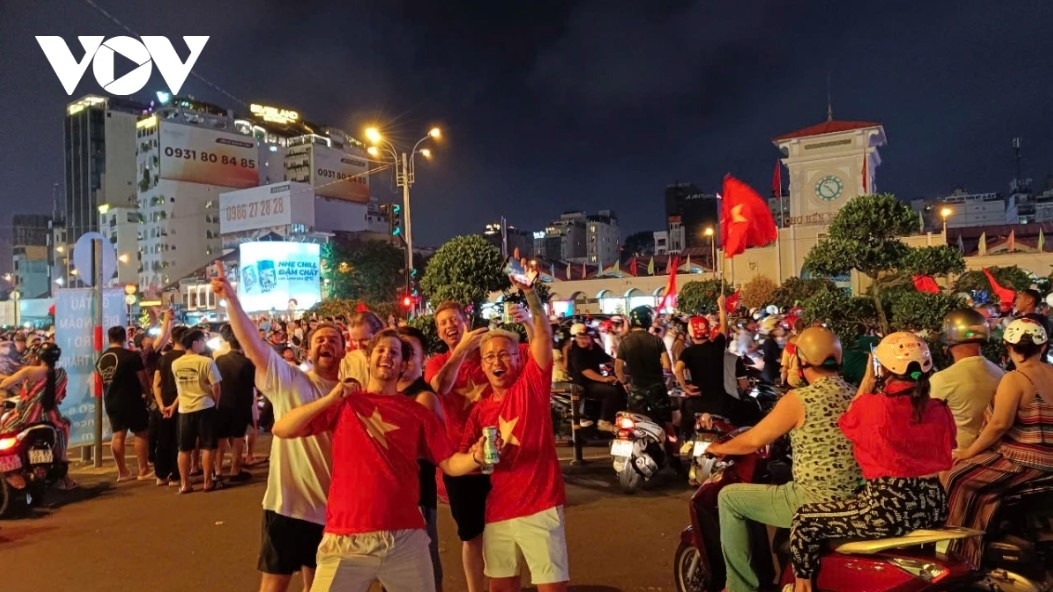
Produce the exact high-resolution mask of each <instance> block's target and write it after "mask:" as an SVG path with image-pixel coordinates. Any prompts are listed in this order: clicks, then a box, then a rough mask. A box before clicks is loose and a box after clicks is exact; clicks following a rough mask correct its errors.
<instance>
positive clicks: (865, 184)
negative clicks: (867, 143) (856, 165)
mask: <svg viewBox="0 0 1053 592" xmlns="http://www.w3.org/2000/svg"><path fill="white" fill-rule="evenodd" d="M869 168H870V167H868V166H867V155H866V154H864V155H863V193H870V190H869V189H868V188H867V181H869V179H867V173H868V172H869V171H868V170H867V169H869Z"/></svg>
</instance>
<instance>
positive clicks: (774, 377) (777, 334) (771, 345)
mask: <svg viewBox="0 0 1053 592" xmlns="http://www.w3.org/2000/svg"><path fill="white" fill-rule="evenodd" d="M785 335H786V332H785V331H784V330H783V328H782V327H781V326H779V325H776V326H775V328H773V329H772V330H771V331H770V332H769V333H768V335H767V336H766V337H765V338H764V341H763V342H762V343H761V347H760V349H761V354H763V356H764V370H763V371H762V373H761V378H763V379H764V381H765V382H767V383H768V384H779V381H780V380H782V365H781V360H782V346H781V345H779V340H780V339H782V338H783V337H784V336H785Z"/></svg>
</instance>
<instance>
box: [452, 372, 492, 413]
mask: <svg viewBox="0 0 1053 592" xmlns="http://www.w3.org/2000/svg"><path fill="white" fill-rule="evenodd" d="M489 386H490V381H488V380H484V381H483V382H482V383H480V384H476V383H475V379H474V378H473V377H471V376H469V377H468V383H467V384H466V385H465V386H464V388H461V389H459V390H458V391H457V394H458V395H460V396H462V397H464V408H465V409H467V408H468V407H470V406H471V405H472V403H475V402H476V401H478V400H479V399H481V398H482V396H483V393H484V392H485V391H486V389H487V387H489Z"/></svg>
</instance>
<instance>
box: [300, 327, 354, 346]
mask: <svg viewBox="0 0 1053 592" xmlns="http://www.w3.org/2000/svg"><path fill="white" fill-rule="evenodd" d="M322 329H332V330H333V331H336V333H337V335H339V336H340V345H341V347H344V348H345V349H346V348H347V340H346V339H344V332H343V331H341V330H340V327H337V326H336V325H335V324H333V323H327V322H324V321H323V322H320V323H318V324H317V325H315V327H314V329H311V332H310V333H308V334H307V348H308V349H310V348H311V347H312V346H311V344H312V343H313V341H314V334H315V333H317V332H319V331H321V330H322Z"/></svg>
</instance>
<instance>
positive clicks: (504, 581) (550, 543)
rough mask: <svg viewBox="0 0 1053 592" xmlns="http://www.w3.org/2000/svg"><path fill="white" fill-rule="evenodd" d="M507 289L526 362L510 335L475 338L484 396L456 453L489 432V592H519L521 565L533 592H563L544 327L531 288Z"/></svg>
mask: <svg viewBox="0 0 1053 592" xmlns="http://www.w3.org/2000/svg"><path fill="white" fill-rule="evenodd" d="M528 281H529V280H528ZM512 285H513V286H515V287H517V288H519V290H520V291H521V292H522V293H523V294H524V295H525V296H526V300H527V304H528V305H529V308H530V313H531V319H530V321H529V322H530V324H531V325H532V331H530V332H529V334H530V348H529V355H528V353H527V352H523V351H522V350H521V349H520V347H519V336H518V335H516V334H515V333H512V332H509V331H503V330H491V331H489V332H488V333H486V334H485V335H483V336H482V338H481V340H480V341H481V343H480V345H479V352H480V354H481V359H482V367H483V371H484V372H485V373H486V377H487V379H488V381H489V383H490V387H491V388H492V393H491V394H490V396H488V397H486V398H484V399H482V400H480V401H479V402H478V403H476V404H475V407H474V408H473V409H472V412H471V414H470V415H469V417H468V422H467V424H466V425H465V428H464V437H463V440H462V442H461V449H462V450H470V449H473V448H474V447H477V446H478V445H479V437H480V435H481V434H482V433H483V430H484V428H487V427H491V426H493V427H496V428H497V430H498V433H499V436H500V445H501V449H500V462H499V463H498V464H497V466H496V467H494V469H493V473H492V474H491V475H490V481H491V485H492V490H491V491H490V495H489V497H488V498H487V501H486V527H485V530H484V532H483V559H484V562H485V565H486V575H487V576H489V577H490V578H491V581H490V591H491V592H512V591H517V590H519V588H520V582H519V573H520V567H521V566H520V561H519V558H520V557H523V559H525V561H526V564H527V566H528V567H529V568H530V575H531V579H532V580H533V583H534V584H535V585H536V586H537V588H538V590H539V592H563V591H565V590H567V583H568V581H569V580H570V574H569V569H568V563H567V542H566V535H565V532H564V517H563V505H564V504H565V503H566V498H567V496H566V491H565V489H564V485H563V473H562V471H561V469H560V466H559V459H558V458H557V456H556V445H555V437H554V436H553V434H552V419H551V416H550V413H551V412H550V403H549V398H550V396H551V395H550V392H551V386H552V327H551V325H550V323H549V320H548V317H547V315H546V314H545V311H544V308H543V305H542V304H541V301H540V299H539V298H538V295H537V293H536V292H534V290H533V288H532V285H531V284H528V283H522V282H521V281H520V280H519V279H517V278H513V279H512Z"/></svg>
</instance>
